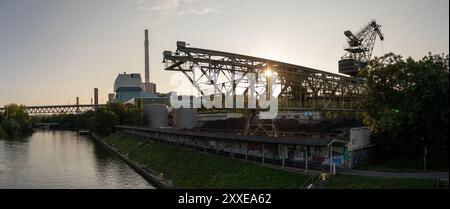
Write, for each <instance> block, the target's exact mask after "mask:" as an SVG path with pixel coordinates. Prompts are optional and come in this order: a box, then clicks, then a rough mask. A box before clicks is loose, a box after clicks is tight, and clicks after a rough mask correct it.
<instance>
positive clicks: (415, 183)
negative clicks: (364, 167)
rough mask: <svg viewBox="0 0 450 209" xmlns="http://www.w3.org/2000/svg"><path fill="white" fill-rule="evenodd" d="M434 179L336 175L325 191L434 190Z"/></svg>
mask: <svg viewBox="0 0 450 209" xmlns="http://www.w3.org/2000/svg"><path fill="white" fill-rule="evenodd" d="M436 184H437V182H436V180H434V179H404V178H384V177H367V176H352V175H340V174H337V175H336V176H334V177H333V178H332V180H331V181H330V182H329V183H328V184H327V185H326V188H327V189H435V188H436Z"/></svg>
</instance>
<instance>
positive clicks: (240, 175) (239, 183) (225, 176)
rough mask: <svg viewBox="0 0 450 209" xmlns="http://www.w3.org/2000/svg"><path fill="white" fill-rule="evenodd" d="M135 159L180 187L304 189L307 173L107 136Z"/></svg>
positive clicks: (117, 136) (117, 146) (123, 136)
mask: <svg viewBox="0 0 450 209" xmlns="http://www.w3.org/2000/svg"><path fill="white" fill-rule="evenodd" d="M105 140H106V142H108V143H109V144H111V145H113V146H114V147H115V148H116V149H118V150H119V151H120V152H122V153H123V154H125V155H127V154H128V156H129V158H130V159H131V160H133V161H136V162H138V163H140V164H142V165H145V166H147V167H148V168H150V169H151V170H153V171H155V172H158V173H161V172H162V173H164V175H165V177H166V178H167V179H169V180H170V181H172V183H173V184H174V186H175V187H176V188H238V189H239V188H301V187H302V185H303V183H304V182H305V181H306V179H307V178H308V177H309V176H307V175H304V174H301V173H296V172H289V171H283V170H280V169H275V168H270V167H266V166H261V165H256V164H253V163H246V162H242V161H239V160H232V159H227V158H224V157H220V156H215V155H207V154H202V153H197V152H194V151H191V150H185V149H179V148H176V147H174V146H170V145H166V144H162V143H159V142H153V143H147V144H144V143H143V142H142V141H141V140H139V139H136V138H133V137H129V136H125V135H122V134H113V135H111V136H108V137H106V138H105Z"/></svg>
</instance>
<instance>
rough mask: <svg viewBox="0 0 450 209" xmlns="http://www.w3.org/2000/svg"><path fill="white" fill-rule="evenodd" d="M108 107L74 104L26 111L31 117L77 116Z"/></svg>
mask: <svg viewBox="0 0 450 209" xmlns="http://www.w3.org/2000/svg"><path fill="white" fill-rule="evenodd" d="M102 106H106V105H103V104H97V105H95V104H85V105H83V104H78V105H77V104H74V105H43V106H25V111H26V112H27V113H28V114H30V115H37V114H77V113H84V112H87V111H89V110H95V109H96V108H99V107H102ZM4 111H5V109H4V108H0V112H1V113H3V112H4Z"/></svg>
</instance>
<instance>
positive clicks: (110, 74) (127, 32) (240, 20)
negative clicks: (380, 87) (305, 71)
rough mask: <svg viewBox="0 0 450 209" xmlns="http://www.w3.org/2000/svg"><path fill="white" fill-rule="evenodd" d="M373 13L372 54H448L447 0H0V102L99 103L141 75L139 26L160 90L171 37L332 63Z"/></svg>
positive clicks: (313, 63) (326, 66) (328, 66)
mask: <svg viewBox="0 0 450 209" xmlns="http://www.w3.org/2000/svg"><path fill="white" fill-rule="evenodd" d="M371 18H375V19H377V22H378V23H379V24H381V25H382V31H383V33H384V34H385V41H384V42H382V43H381V42H379V41H377V44H376V47H375V49H374V55H381V54H383V53H387V52H390V51H392V52H395V53H398V54H401V55H403V56H412V57H413V58H421V57H423V56H424V55H426V54H427V53H428V52H429V51H431V52H433V53H449V1H448V0H421V1H419V0H367V1H365V0H359V1H356V0H340V1H336V0H328V1H325V0H314V1H312V0H310V1H302V0H0V105H1V106H3V105H4V104H8V103H13V102H15V103H22V104H26V105H43V104H68V103H75V97H77V96H79V97H80V101H81V103H90V98H91V97H92V95H93V88H99V92H100V102H106V101H107V94H108V93H110V92H112V91H113V89H112V88H113V82H114V79H115V78H116V76H117V74H118V73H121V72H128V73H131V72H137V73H141V74H143V71H144V45H143V43H144V29H146V28H149V29H150V71H151V72H150V79H151V80H152V81H153V82H156V84H157V89H158V91H161V92H167V91H170V90H171V89H172V88H173V87H172V86H170V85H169V84H168V81H167V80H168V77H169V76H170V75H171V73H170V72H166V71H164V69H163V64H162V52H163V51H164V50H174V49H175V48H176V41H178V40H183V41H186V42H188V43H190V44H191V46H193V47H199V48H207V49H214V50H221V51H229V52H235V53H241V54H247V55H252V56H261V57H265V58H271V59H276V60H279V61H285V62H289V63H293V64H298V65H303V66H307V67H313V68H318V69H321V70H325V71H329V72H337V61H338V60H339V59H340V57H341V56H342V55H343V54H344V51H343V46H344V44H345V36H344V35H343V31H344V30H346V29H350V30H352V31H357V30H359V29H360V27H362V26H363V25H364V24H366V23H367V22H368V21H369V20H370V19H371Z"/></svg>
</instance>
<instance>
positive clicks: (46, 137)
mask: <svg viewBox="0 0 450 209" xmlns="http://www.w3.org/2000/svg"><path fill="white" fill-rule="evenodd" d="M0 188H153V187H152V186H151V185H150V184H149V183H147V182H146V181H145V180H144V179H143V178H142V177H141V176H139V175H138V174H137V173H135V172H134V171H133V170H132V169H131V168H130V167H129V166H128V165H126V164H125V163H124V162H122V161H121V160H120V159H118V158H117V157H116V156H114V155H112V154H111V153H110V152H109V151H108V150H106V149H105V148H103V147H102V146H101V145H99V144H97V143H95V142H93V141H92V140H91V139H88V138H86V137H84V136H78V135H77V133H74V132H66V131H37V132H36V133H34V134H33V135H32V136H30V137H28V138H25V139H15V140H8V139H0Z"/></svg>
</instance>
